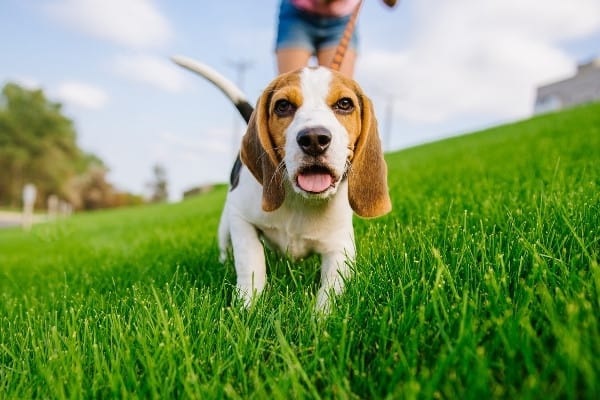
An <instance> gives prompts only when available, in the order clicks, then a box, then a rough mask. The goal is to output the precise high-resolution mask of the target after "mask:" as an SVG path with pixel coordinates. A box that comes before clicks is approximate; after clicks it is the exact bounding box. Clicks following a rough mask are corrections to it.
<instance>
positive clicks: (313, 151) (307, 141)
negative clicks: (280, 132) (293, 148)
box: [296, 126, 331, 156]
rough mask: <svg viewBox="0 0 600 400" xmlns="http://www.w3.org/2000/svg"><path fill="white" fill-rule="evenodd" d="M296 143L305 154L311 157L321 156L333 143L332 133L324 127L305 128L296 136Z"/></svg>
mask: <svg viewBox="0 0 600 400" xmlns="http://www.w3.org/2000/svg"><path fill="white" fill-rule="evenodd" d="M296 142H298V145H299V146H300V148H301V149H302V151H303V152H305V153H306V154H308V155H310V156H318V155H321V154H323V153H324V152H325V150H327V148H328V147H329V144H330V143H331V132H329V129H327V128H325V127H323V126H315V127H312V128H304V129H302V130H301V131H300V132H298V135H297V136H296Z"/></svg>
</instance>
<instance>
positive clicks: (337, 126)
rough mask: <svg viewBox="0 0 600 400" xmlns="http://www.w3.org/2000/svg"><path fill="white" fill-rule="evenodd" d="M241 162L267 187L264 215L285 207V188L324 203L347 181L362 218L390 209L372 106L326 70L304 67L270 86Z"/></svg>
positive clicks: (353, 87)
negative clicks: (283, 204)
mask: <svg viewBox="0 0 600 400" xmlns="http://www.w3.org/2000/svg"><path fill="white" fill-rule="evenodd" d="M241 158H242V161H243V163H244V164H245V165H246V166H247V167H248V168H249V169H250V171H251V172H252V174H253V175H254V177H255V178H256V179H257V180H258V181H259V182H260V183H261V184H262V186H263V202H262V207H263V209H264V210H265V211H273V210H276V209H277V208H279V207H280V206H281V204H282V203H283V200H284V197H285V195H286V186H287V187H289V188H291V190H293V192H294V193H296V194H297V195H300V196H303V197H306V198H309V199H322V200H326V199H328V198H330V197H331V196H333V195H334V194H335V193H336V192H337V190H338V187H339V184H340V182H342V181H343V180H344V179H348V197H349V201H350V206H351V207H352V209H353V210H354V212H356V214H358V215H359V216H362V217H377V216H380V215H383V214H385V213H387V212H389V211H390V210H391V203H390V198H389V195H388V189H387V167H386V164H385V161H384V159H383V153H382V149H381V142H380V140H379V134H378V131H377V121H376V120H375V116H374V114H373V106H372V105H371V101H370V100H369V99H368V98H367V96H365V95H364V93H363V91H362V90H361V88H360V87H359V86H358V84H357V83H356V82H354V81H353V80H351V79H348V78H346V77H344V76H343V75H341V74H339V73H337V72H333V71H331V70H329V69H327V68H324V67H319V68H303V69H301V70H298V71H294V72H290V73H287V74H283V75H281V76H279V77H277V78H276V79H275V80H274V81H273V82H271V84H269V86H268V87H267V88H266V89H265V91H264V92H263V94H262V95H261V96H260V98H259V100H258V103H257V106H256V110H255V111H254V114H253V115H252V118H251V119H250V122H249V124H248V130H247V132H246V134H245V135H244V138H243V141H242V150H241ZM286 181H287V182H289V185H287V184H286Z"/></svg>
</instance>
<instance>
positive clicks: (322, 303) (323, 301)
mask: <svg viewBox="0 0 600 400" xmlns="http://www.w3.org/2000/svg"><path fill="white" fill-rule="evenodd" d="M334 298H335V293H334V291H333V290H331V289H330V290H329V291H327V290H326V289H324V288H320V289H319V292H318V293H317V303H316V304H315V311H316V312H317V313H318V314H321V315H329V313H331V306H332V302H333V301H334Z"/></svg>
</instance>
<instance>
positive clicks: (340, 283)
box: [316, 245, 354, 314]
mask: <svg viewBox="0 0 600 400" xmlns="http://www.w3.org/2000/svg"><path fill="white" fill-rule="evenodd" d="M352 264H354V245H352V246H350V247H348V248H346V249H344V251H341V252H340V251H337V252H332V253H326V254H323V255H322V260H321V287H320V288H319V291H318V293H317V304H316V309H317V311H319V312H322V313H325V314H327V313H329V311H330V308H331V300H332V299H331V298H330V296H332V295H339V294H341V293H342V292H343V291H344V282H345V280H346V279H348V278H350V275H351V273H352V271H351V269H350V265H352Z"/></svg>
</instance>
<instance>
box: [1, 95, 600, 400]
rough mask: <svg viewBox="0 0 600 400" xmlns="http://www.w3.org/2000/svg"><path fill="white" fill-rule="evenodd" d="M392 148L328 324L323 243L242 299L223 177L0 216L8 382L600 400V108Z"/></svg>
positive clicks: (111, 392) (207, 391) (204, 391)
mask: <svg viewBox="0 0 600 400" xmlns="http://www.w3.org/2000/svg"><path fill="white" fill-rule="evenodd" d="M399 134H401V133H399ZM387 160H388V165H389V172H390V177H389V182H390V190H391V197H392V201H393V204H394V211H393V212H392V213H391V214H390V215H388V216H386V217H384V218H380V219H376V220H369V221H365V220H360V219H356V221H355V227H356V233H357V247H358V257H357V264H356V268H355V269H356V271H355V276H354V279H353V280H351V281H350V282H349V284H348V285H347V291H346V293H345V294H344V295H343V296H342V297H340V298H339V299H338V301H337V304H336V306H335V308H334V310H333V312H332V314H331V315H330V316H329V317H328V318H326V319H317V318H315V316H314V313H313V306H314V295H315V291H316V288H317V287H318V265H319V262H318V259H316V258H310V259H308V260H305V261H303V262H302V263H299V264H293V263H290V262H289V261H287V260H285V259H282V258H279V257H278V256H276V255H275V254H271V253H268V257H267V262H268V271H269V285H268V287H267V290H266V292H265V293H264V295H263V296H262V297H261V299H260V301H259V302H258V304H257V305H256V306H255V307H254V308H253V309H251V310H248V311H247V310H242V309H240V308H239V307H238V304H237V302H236V301H235V299H234V298H233V296H232V294H233V290H234V286H235V273H234V268H233V265H232V263H231V262H229V263H227V264H226V265H225V266H222V265H220V264H219V263H218V262H217V258H218V251H217V245H216V228H217V224H218V218H219V213H220V210H221V207H222V203H223V200H224V196H225V193H226V188H225V187H219V188H217V189H216V190H215V191H213V192H211V193H209V194H206V195H203V196H201V197H198V198H195V199H192V200H188V201H185V202H182V203H179V204H172V205H158V206H145V207H139V208H131V209H120V210H114V211H103V212H95V213H88V214H81V215H75V216H73V217H71V218H69V219H68V220H62V221H58V222H57V223H53V224H41V225H37V226H35V227H34V228H33V229H32V230H31V232H21V231H20V230H18V229H6V230H0V397H1V398H7V399H23V398H59V399H60V398H77V399H79V398H90V397H93V398H111V397H124V398H129V397H133V398H202V399H205V398H269V399H274V398H285V399H290V398H394V399H396V398H407V399H411V398H425V399H428V398H452V399H470V398H475V399H487V398H510V399H517V398H518V399H527V398H534V399H540V398H543V399H545V400H546V399H554V398H561V399H563V398H590V399H594V398H599V397H600V267H599V259H600V229H599V226H600V209H599V208H600V104H596V105H589V106H584V107H580V108H577V109H574V110H570V111H566V112H562V113H556V114H550V115H545V116H541V117H536V118H533V119H530V120H527V121H523V122H519V123H515V124H510V125H505V126H500V127H497V128H493V129H489V130H486V131H483V132H478V133H474V134H471V135H465V136H461V137H457V138H453V139H449V140H444V141H440V142H436V143H432V144H428V145H424V146H420V147H416V148H412V149H407V150H404V151H400V152H397V153H393V154H389V155H388V157H387Z"/></svg>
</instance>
